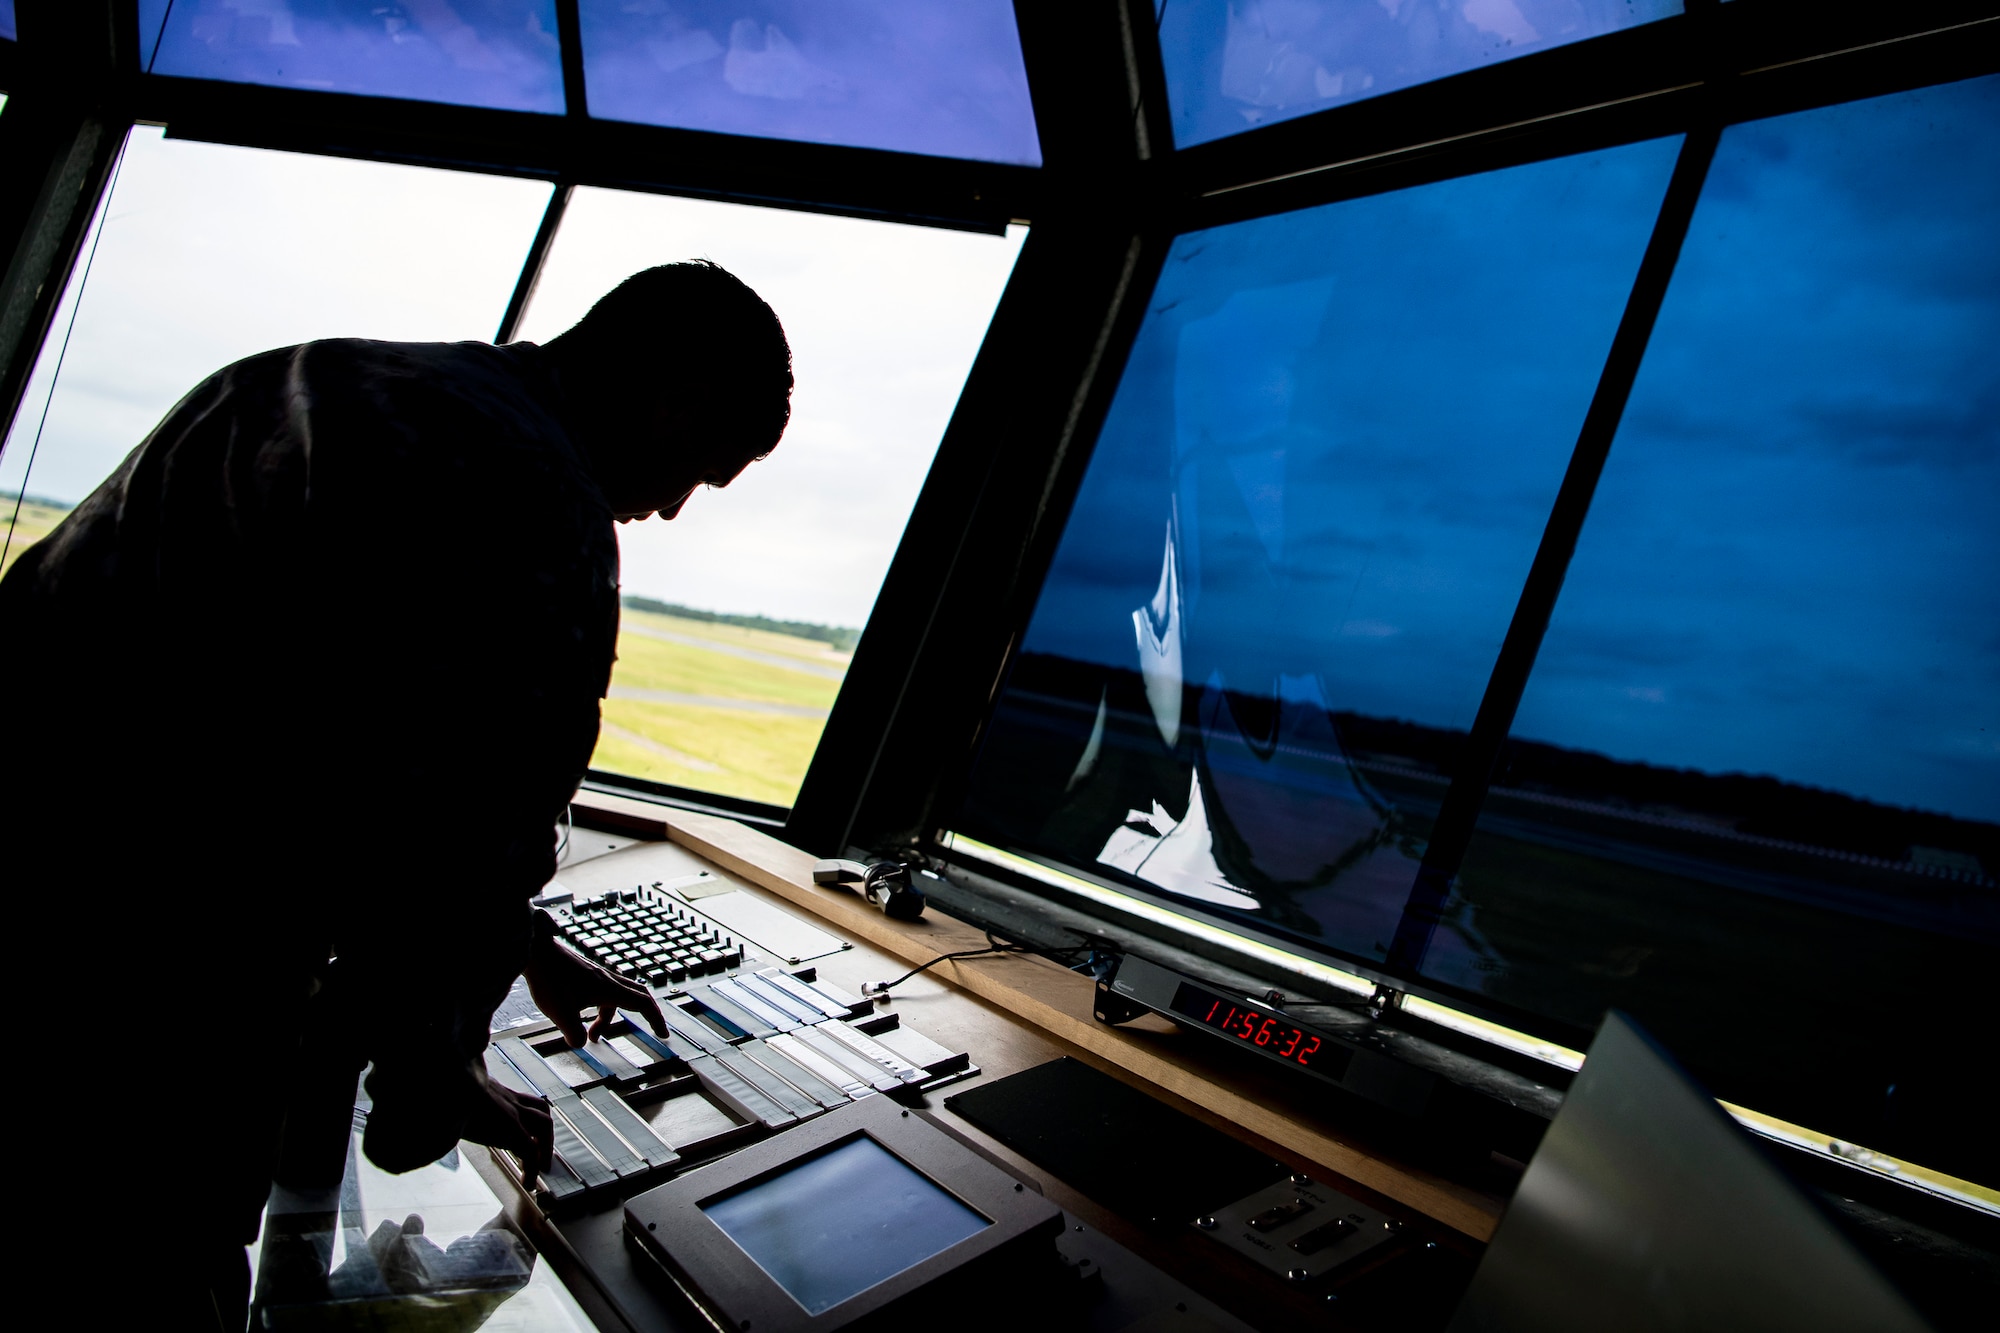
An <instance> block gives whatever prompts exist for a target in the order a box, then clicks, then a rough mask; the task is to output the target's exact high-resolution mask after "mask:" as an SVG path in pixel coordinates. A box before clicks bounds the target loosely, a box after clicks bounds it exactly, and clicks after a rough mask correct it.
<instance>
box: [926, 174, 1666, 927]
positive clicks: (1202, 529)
mask: <svg viewBox="0 0 2000 1333" xmlns="http://www.w3.org/2000/svg"><path fill="white" fill-rule="evenodd" d="M1676 145H1677V141H1673V140H1660V141H1654V142H1649V143H1643V144H1637V145H1632V146H1629V147H1625V148H1619V149H1614V150H1610V151H1606V152H1601V153H1596V154H1591V155H1586V156H1581V157H1573V158H1566V159H1562V160H1558V161H1553V162H1545V163H1538V164H1535V165H1531V166H1525V167H1518V168H1514V169H1512V170H1508V171H1501V172H1494V173H1490V174H1487V175H1482V176H1475V177H1469V178H1465V179H1460V180H1454V181H1446V182H1442V183H1439V184H1436V185H1430V186H1425V187H1423V188H1421V189H1415V190H1408V191H1403V192H1400V193H1396V194H1389V195H1383V196H1378V197H1375V198H1369V199H1360V200H1354V201H1350V202H1345V203H1339V204H1332V205H1328V206H1326V207H1323V208H1318V209H1312V210H1308V211H1304V212H1298V213H1291V214H1285V215H1281V216H1277V217H1270V218H1262V219H1258V220H1255V221H1250V222H1243V223H1238V224H1234V225H1231V226H1227V227H1221V228H1216V229H1214V230H1210V231H1205V232H1196V233H1191V234H1189V235H1185V236H1182V237H1181V238H1179V239H1178V240H1177V241H1176V242H1175V243H1174V246H1173V249H1172V251H1171V254H1170V255H1169V257H1168V259H1167V261H1166V266H1165V270H1164V272H1163V274H1162V276H1161V278H1160V280H1159V284H1158V287H1157V289H1156V290H1155V292H1154V293H1153V297H1152V302H1151V305H1150V308H1149V310H1148V313H1147V316H1146V320H1145V323H1144V325H1143V327H1142V330H1141V332H1140V334H1139V337H1138V339H1137V342H1136V344H1135V346H1134V348H1133V350H1132V353H1131V358H1130V361H1129V363H1128V365H1127V367H1126V370H1125V374H1124V379H1123V381H1122V383H1121V384H1120V386H1119V390H1118V394H1117V397H1116V400H1115V402H1114V404H1113V406H1112V409H1111V412H1110V415H1109V418H1108V420H1107V422H1106V425H1105V427H1104V430H1103V432H1102V434H1101V436H1100V438H1099V440H1098V443H1097V447H1096V452H1095V453H1094V454H1093V455H1092V458H1091V462H1090V468H1089V471H1088V474H1087V476H1086V478H1085V480H1084V483H1083V486H1082V488H1081V491H1080V493H1079V495H1078V498H1077V501H1076V506H1075V509H1074V511H1073V513H1072V514H1071V517H1070V520H1069V524H1068V527H1067V529H1066V530H1065V533H1064V536H1063V540H1062V544H1061V546H1060V548H1059V550H1058V553H1057V555H1056V557H1055V561H1054V564H1053V567H1052V568H1051V571H1050V573H1049V575H1048V579H1047V581H1046V583H1045V584H1044V586H1043V589H1042V593H1041V599H1040V602H1039V604H1038V606H1037V607H1036V610H1035V614H1034V617H1033V620H1032V622H1031V624H1030V626H1029V629H1028V631H1027V634H1026V637H1025V639H1024V640H1023V645H1022V651H1021V654H1020V656H1019V659H1018V661H1017V664H1016V665H1015V667H1014V668H1013V671H1012V674H1011V677H1010V678H1009V680H1008V683H1007V685H1006V688H1005V690H1004V692H1003V694H1002V697H1001V701H1000V703H999V705H998V709H997V712H996V714H995V716H994V719H993V722H992V724H991V726H990V728H989V732H988V736H987V739H986V742H985V746H984V750H983V752H982V754H981V756H980V759H979V761H978V765H977V768H976V771H975V776H974V780H973V787H972V794H971V799H970V802H969V804H968V806H967V809H966V811H965V813H964V815H963V817H962V819H961V822H960V823H959V825H958V827H959V828H960V829H961V830H962V831H964V832H966V833H968V834H970V835H971V836H973V837H977V838H982V839H984V840H985V841H988V842H993V843H997V844H1001V845H1006V846H1012V847H1017V848H1022V849H1025V850H1034V851H1040V852H1043V853H1045V854H1048V855H1052V856H1054V857H1055V858H1057V859H1058V860H1060V861H1062V862H1064V863H1066V864H1069V865H1073V866H1079V867H1084V868H1088V869H1091V870H1093V871H1095V872H1096V873H1098V874H1101V875H1105V876H1107V877H1109V878H1112V879H1114V880H1118V881H1120V882H1123V883H1129V884H1132V885H1135V886H1138V887H1144V888H1149V889H1151V890H1152V891H1154V892H1160V893H1165V894H1168V895H1171V896H1173V897H1175V898H1178V899H1180V900H1183V901H1187V902H1193V903H1199V904H1203V905H1205V906H1206V907H1208V908H1209V909H1211V910H1214V911H1219V912H1223V913H1234V914H1240V915H1241V916H1242V917H1243V918H1244V919H1245V920H1247V921H1250V922H1253V923H1255V924H1256V925H1258V926H1259V927H1261V928H1263V929H1265V930H1269V931H1276V932H1281V933H1285V934H1289V935H1291V936H1292V937H1294V938H1297V939H1300V940H1304V941H1310V942H1314V943H1317V944H1318V945H1320V946H1321V947H1328V948H1331V949H1333V950H1335V951H1336V952H1339V953H1342V954H1345V955H1346V956H1349V957H1362V958H1379V957H1381V956H1382V954H1383V952H1384V950H1385V948H1386V946H1387V943H1388V941H1389V940H1390V939H1391V938H1392V936H1393V934H1394V931H1395V926H1396V921H1397V919H1398V916H1399V914H1400V912H1401V910H1402V906H1403V903H1404V900H1405V897H1406V894H1407V890H1408V888H1409V886H1410V883H1411V880H1412V878H1413V876H1414V873H1415V869H1416V866H1417V864H1418V860H1419V859H1420V858H1421V855H1422V852H1423V848H1424V842H1425V838H1426V837H1427V836H1428V832H1429V827H1430V821H1431V819H1432V818H1433V816H1434V815H1435V813H1436V809H1437V806H1438V803H1439V802H1440V800H1441V799H1442V797H1443V794H1444V790H1445V786H1446V782H1447V778H1448V774H1449V772H1450V766H1451V758H1452V754H1453V752H1454V750H1455V747H1456V739H1457V736H1458V734H1459V732H1460V731H1461V730H1462V729H1463V728H1465V727H1467V726H1468V725H1470V723H1471V721H1472V717H1473V714H1474V712H1475V711H1476V709H1477V708H1478V705H1479V700H1480V697H1481V694H1482V692H1483V691H1484V689H1485V686H1486V680H1487V676H1488V674H1489V673H1490V672H1491V670H1492V665H1493V659H1494V656H1495V653H1496V652H1497V650H1498V647H1499V643H1500V640H1501V637H1502V636H1503V634H1504V633H1505V631H1506V627H1507V623H1508V619H1509V617H1510V616H1511V614H1512V612H1513V609H1514V605H1515V601H1516V599H1517V597H1518V596H1519V592H1520V586H1521V582H1522V580H1523V578H1524V577H1525V576H1526V573H1527V569H1528V565H1529V563H1530V561H1531V560H1532V559H1533V556H1534V552H1535V547H1536V543H1537V540H1538V539H1539V537H1540V535H1541V532H1542V527H1543V525H1544V523H1545V522H1546V520H1547V516H1548V509H1549V505H1550V503H1551V502H1552V500H1553V499H1554V496H1555V491H1556V487H1557V485H1558V484H1559V483H1560V481H1561V478H1562V474H1563V470H1564V467H1565V464H1566V462H1567V460H1568V457H1569V454H1570V450H1571V447H1572V446H1573V444H1574V443H1575V440H1576V432H1577V429H1578V426H1579V424H1580V423H1581V421H1582V419H1583V415H1584V411H1585V408H1586V407H1587V406H1588V404H1589V401H1590V397H1591V394H1592V391H1593V389H1594V387H1595V385H1596V382H1597V377H1598V371H1599V368H1600V366H1601V365H1602V362H1603V360H1604V355H1605V352H1606V350H1607V349H1608V348H1609V346H1610V341H1611V336H1612V332H1613V330H1614V329H1615V327H1616V325H1617V322H1618V319H1619V315H1620V313H1621V311H1622V310H1623V308H1624V303H1625V298H1626V294H1627V291H1628V290H1629V288H1630V285H1631V282H1632V278H1633V275H1634V273H1635V272H1636V270H1637V267H1638V261H1639V256H1640V254H1641V252H1642V251H1643V249H1644V247H1645V243H1646V239H1647V236H1648V235H1649V233H1650V230H1651V226H1652V222H1653V219H1654V216H1655V215H1656V213H1657V212H1658V209H1659V204H1660V199H1661V197H1662V195H1663V193H1664V190H1665V186H1666V180H1667V176H1668V174H1669V173H1670V171H1671V169H1672V164H1673V159H1674V154H1675V150H1676ZM1431 729H1437V730H1431Z"/></svg>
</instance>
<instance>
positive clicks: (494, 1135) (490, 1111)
mask: <svg viewBox="0 0 2000 1333" xmlns="http://www.w3.org/2000/svg"><path fill="white" fill-rule="evenodd" d="M464 1138H465V1139H466V1140H467V1141H468V1142H471V1143H483V1144H485V1145H486V1146H487V1147H489V1148H505V1149H506V1150H507V1151H508V1152H510V1153H513V1154H514V1155H515V1156H516V1157H518V1158H520V1159H521V1174H522V1176H523V1177H524V1179H523V1181H522V1184H524V1185H526V1186H527V1187H528V1188H529V1189H533V1188H534V1187H535V1181H536V1180H537V1179H539V1178H540V1176H541V1174H542V1173H543V1172H544V1171H547V1170H548V1169H549V1163H550V1162H551V1161H552V1160H553V1158H554V1156H555V1145H556V1134H555V1125H554V1122H553V1121H552V1120H551V1119H550V1116H549V1104H548V1103H547V1102H545V1101H543V1100H542V1099H541V1098H540V1097H530V1096H527V1095H525V1094H523V1093H519V1092H515V1091H514V1090H513V1089H512V1088H506V1087H502V1086H501V1085H500V1084H498V1083H494V1082H492V1081H490V1080H489V1081H488V1082H487V1084H486V1095H485V1096H484V1097H482V1098H480V1099H479V1100H478V1101H477V1102H476V1103H474V1105H473V1108H472V1114H471V1115H469V1116H467V1117H466V1121H465V1131H464Z"/></svg>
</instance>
